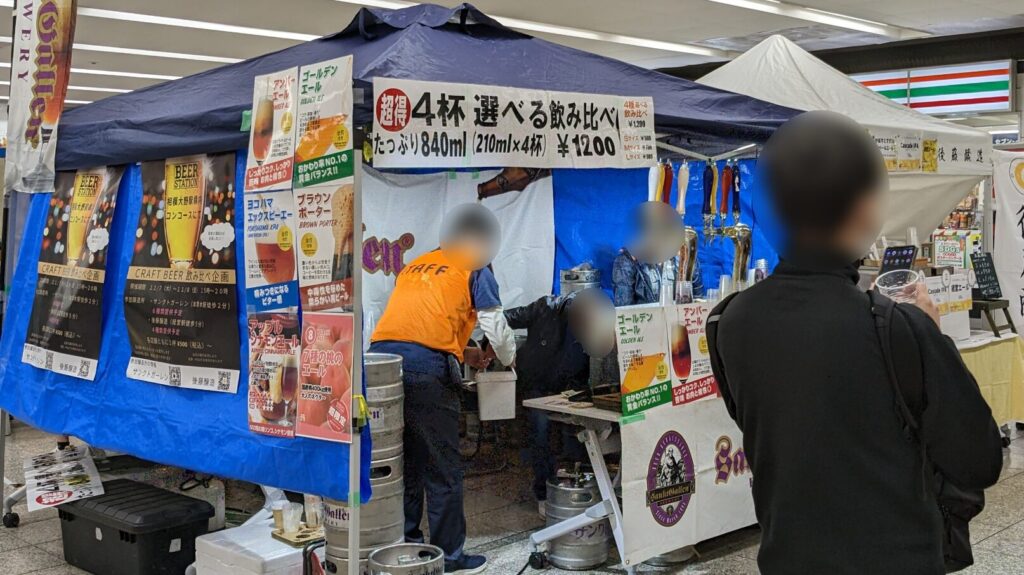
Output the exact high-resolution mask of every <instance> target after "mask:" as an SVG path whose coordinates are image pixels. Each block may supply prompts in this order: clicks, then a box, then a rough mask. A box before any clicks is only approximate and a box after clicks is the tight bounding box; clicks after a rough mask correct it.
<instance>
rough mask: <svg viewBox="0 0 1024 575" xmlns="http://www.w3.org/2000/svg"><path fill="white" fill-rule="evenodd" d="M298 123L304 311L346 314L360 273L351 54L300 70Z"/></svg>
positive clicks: (297, 177)
mask: <svg viewBox="0 0 1024 575" xmlns="http://www.w3.org/2000/svg"><path fill="white" fill-rule="evenodd" d="M298 117H299V120H298V124H299V127H298V136H297V141H296V146H295V180H294V185H295V207H296V211H297V213H298V218H297V219H298V237H297V242H298V252H297V256H298V263H299V290H300V294H301V301H302V307H303V310H305V311H350V310H351V309H352V287H353V286H352V277H353V273H354V270H357V269H358V267H357V266H356V264H355V262H356V258H355V254H356V251H357V250H356V246H355V245H354V235H353V232H354V229H353V226H354V221H355V218H354V216H355V214H354V211H355V195H354V176H353V173H354V172H353V170H354V166H355V155H354V152H353V149H352V58H351V56H346V57H344V58H335V59H333V60H328V61H326V62H320V63H317V64H311V65H308V66H302V67H301V68H300V69H299V81H298Z"/></svg>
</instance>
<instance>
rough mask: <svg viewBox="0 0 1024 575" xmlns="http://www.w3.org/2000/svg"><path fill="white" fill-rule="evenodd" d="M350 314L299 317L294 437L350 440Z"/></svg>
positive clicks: (351, 324) (351, 332) (351, 320)
mask: <svg viewBox="0 0 1024 575" xmlns="http://www.w3.org/2000/svg"><path fill="white" fill-rule="evenodd" d="M354 326H355V323H354V320H353V315H352V314H350V313H308V312H304V313H303V314H302V361H301V363H300V368H299V413H298V423H297V424H296V426H295V434H296V435H298V436H301V437H312V438H315V439H323V440H326V441H335V442H340V443H350V442H351V441H352V433H351V429H352V420H351V407H350V406H351V405H352V338H353V328H354Z"/></svg>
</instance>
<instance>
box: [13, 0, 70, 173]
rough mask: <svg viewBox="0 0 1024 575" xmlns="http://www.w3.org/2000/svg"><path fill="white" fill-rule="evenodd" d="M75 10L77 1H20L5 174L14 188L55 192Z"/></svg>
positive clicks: (14, 34)
mask: <svg viewBox="0 0 1024 575" xmlns="http://www.w3.org/2000/svg"><path fill="white" fill-rule="evenodd" d="M76 10H77V7H76V1H75V0H41V1H37V2H18V3H17V6H16V8H15V11H16V15H15V16H16V17H15V22H14V30H13V34H12V36H13V41H14V49H13V50H12V55H13V58H12V62H11V90H10V94H11V95H10V100H9V101H8V110H9V111H8V114H9V118H8V125H7V163H6V167H5V174H4V183H5V186H6V189H7V190H9V191H18V192H52V191H53V188H54V177H55V170H54V160H55V158H56V154H57V124H58V122H59V120H60V115H61V112H62V111H63V109H64V96H65V95H66V94H67V90H68V75H69V74H70V72H71V47H72V44H73V43H74V38H75V15H76Z"/></svg>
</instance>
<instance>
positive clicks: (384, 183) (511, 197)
mask: <svg viewBox="0 0 1024 575" xmlns="http://www.w3.org/2000/svg"><path fill="white" fill-rule="evenodd" d="M499 173H501V172H499V171H497V170H491V171H487V172H472V173H469V172H459V173H456V172H439V173H436V174H425V175H424V174H420V175H408V174H385V173H381V172H377V171H375V170H373V169H372V168H365V169H364V172H363V179H362V188H363V189H362V192H363V221H364V222H366V231H365V232H364V234H363V246H362V264H363V309H364V310H366V318H367V320H368V321H372V320H373V319H374V318H379V317H380V314H381V312H383V311H384V307H385V306H386V305H387V302H388V297H389V296H390V295H391V290H393V289H394V287H395V277H396V276H397V275H398V272H399V271H401V270H402V267H404V266H405V264H407V263H408V262H410V261H412V260H413V259H414V258H416V257H419V256H420V255H422V254H424V253H426V252H428V251H431V250H433V249H436V248H437V247H438V242H439V236H440V233H441V221H442V220H443V218H444V214H445V213H447V211H448V210H450V209H451V208H452V207H454V206H455V205H457V204H463V203H467V202H475V201H476V198H477V189H478V186H480V185H482V184H484V183H487V182H490V181H492V180H494V178H495V177H497V176H498V174H499ZM552 202H553V200H552V188H551V177H550V176H546V177H544V176H542V177H540V178H539V179H536V180H535V181H533V182H532V183H530V184H529V185H527V186H526V189H525V190H523V191H522V192H508V193H504V194H499V195H495V196H492V197H489V198H486V199H484V200H483V205H484V206H486V207H487V208H489V209H491V210H492V211H493V212H494V213H495V215H496V216H497V217H498V221H499V222H500V223H501V249H500V250H499V251H498V255H497V257H495V259H494V262H493V267H494V275H495V276H496V277H497V279H498V285H499V286H500V289H501V301H502V305H503V306H504V307H505V309H508V308H511V307H515V306H519V305H525V304H528V303H531V302H533V301H534V300H536V299H537V298H539V297H541V296H542V295H546V294H550V293H551V287H552V273H553V270H554V265H555V264H554V257H555V227H554V207H553V203H552Z"/></svg>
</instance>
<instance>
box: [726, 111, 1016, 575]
mask: <svg viewBox="0 0 1024 575" xmlns="http://www.w3.org/2000/svg"><path fill="white" fill-rule="evenodd" d="M761 163H762V165H763V166H764V170H765V176H766V184H767V189H768V194H769V198H770V200H771V203H772V205H773V207H774V209H775V212H776V214H777V216H778V217H779V218H780V219H781V221H782V222H783V224H784V226H785V228H786V230H787V232H788V238H787V239H786V240H785V241H783V242H781V245H779V246H778V247H781V249H780V250H779V251H780V253H781V254H782V256H783V257H782V261H781V263H780V264H779V265H778V267H777V268H776V269H775V272H774V274H773V275H771V276H770V277H769V278H768V279H767V280H766V281H763V282H761V283H759V284H757V285H756V286H754V287H752V288H750V289H748V290H746V291H743V292H741V293H740V294H739V295H738V296H736V297H735V299H733V300H732V301H731V302H729V303H728V305H727V309H725V310H724V312H723V311H722V310H721V309H720V308H721V307H722V306H721V305H720V306H719V309H716V311H715V312H713V313H712V315H713V316H714V315H715V314H717V313H719V312H721V318H720V320H719V324H718V328H717V338H716V339H715V340H714V341H711V342H709V343H710V346H711V348H712V354H713V355H714V356H716V362H715V363H717V362H718V361H720V362H721V366H716V370H715V375H716V376H717V377H718V378H719V381H720V382H723V385H721V386H720V387H721V390H722V395H723V397H724V399H725V402H726V406H727V407H728V410H729V413H730V415H732V417H733V419H735V420H736V423H737V424H738V425H739V427H740V429H741V430H742V431H743V443H744V449H745V451H746V455H747V460H748V462H749V463H750V466H751V470H752V472H753V477H754V482H753V495H754V506H755V509H756V512H757V518H758V522H759V523H760V525H761V530H762V542H761V549H760V552H759V554H758V564H759V566H760V568H761V571H762V573H765V574H766V575H778V574H789V573H792V574H805V573H828V574H830V575H843V574H851V575H852V574H863V573H871V574H873V575H878V574H882V575H885V574H893V575H896V574H899V575H914V574H921V575H935V574H940V573H944V572H945V570H944V565H943V555H942V535H943V518H942V515H941V512H940V511H939V508H938V506H937V504H936V501H935V497H934V492H933V491H932V490H931V486H930V485H928V486H927V487H926V482H925V480H924V477H923V473H922V461H921V453H920V447H919V444H918V443H916V442H915V441H913V440H910V439H908V438H907V437H906V436H905V433H904V430H903V428H902V427H901V422H900V419H899V418H898V417H897V415H896V413H895V409H894V405H895V403H894V401H895V400H894V395H893V389H892V386H891V384H890V380H889V379H888V372H887V369H886V365H885V363H884V358H883V355H882V349H881V344H880V342H879V339H878V334H877V332H876V328H875V324H874V318H873V316H872V312H871V307H870V304H869V298H868V295H867V294H866V293H864V292H863V291H861V290H859V289H858V288H857V279H858V271H857V268H856V267H855V266H854V264H853V263H851V262H854V261H855V260H856V259H858V258H859V257H861V256H863V254H864V253H865V252H866V251H867V247H868V246H870V244H871V242H873V241H874V239H875V238H876V237H877V233H878V229H879V227H880V222H881V215H880V212H881V209H880V208H881V201H882V196H883V193H882V192H883V190H884V189H885V188H886V187H887V183H888V180H887V175H886V173H885V168H884V164H883V162H882V159H881V155H880V154H879V152H878V149H877V147H876V146H875V145H874V142H873V141H872V139H871V137H870V136H869V135H868V134H867V132H866V131H865V130H864V129H863V128H861V127H860V126H858V125H857V124H856V123H854V122H853V121H851V120H849V119H847V118H845V117H842V116H839V115H837V114H831V113H828V112H811V113H808V114H803V115H801V116H799V117H797V118H796V119H794V120H791V121H790V122H789V123H787V124H786V125H784V126H783V127H782V128H781V129H779V130H778V131H777V132H776V134H775V135H774V136H773V137H772V138H771V140H769V142H768V144H767V145H766V147H765V150H764V153H763V154H762V156H761ZM911 289H914V295H915V296H916V298H917V301H916V304H913V305H911V304H898V305H897V306H896V313H900V314H902V315H903V316H904V317H905V318H906V320H907V323H908V324H909V325H910V328H911V331H912V332H913V335H914V338H915V339H916V340H917V344H918V347H919V348H920V361H921V364H922V366H921V367H922V376H923V385H924V396H925V397H924V402H925V405H924V408H923V412H922V413H921V417H920V421H921V428H920V430H919V432H918V436H919V437H920V441H921V443H923V445H924V447H925V448H926V451H927V457H928V460H929V462H930V465H932V466H934V467H935V468H937V469H938V470H939V471H940V472H941V473H942V474H943V475H944V476H945V478H946V479H947V480H948V481H950V482H951V483H953V484H955V485H957V486H959V487H961V488H963V489H983V488H985V487H988V486H990V485H992V484H994V483H995V482H996V481H997V480H998V477H999V472H1000V469H1001V466H1002V453H1001V444H1000V436H999V430H998V428H997V426H996V424H995V422H994V421H993V419H992V414H991V411H990V410H989V407H988V405H987V404H986V403H985V400H984V399H983V398H982V396H981V393H980V391H979V390H978V386H977V383H976V382H975V381H974V378H973V377H972V376H971V374H970V372H969V371H968V370H967V368H966V367H965V366H964V364H963V362H962V361H961V359H960V355H959V353H958V352H957V349H956V347H955V345H954V344H953V342H952V341H951V340H950V339H949V338H947V337H945V336H944V335H942V333H941V332H940V331H939V328H938V325H937V321H938V312H937V311H936V309H935V306H934V304H933V303H932V302H931V300H930V299H929V298H928V295H927V292H926V291H925V290H924V288H923V286H917V288H916V289H915V288H911ZM894 361H896V362H899V361H917V358H909V357H908V358H900V357H895V358H894Z"/></svg>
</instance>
